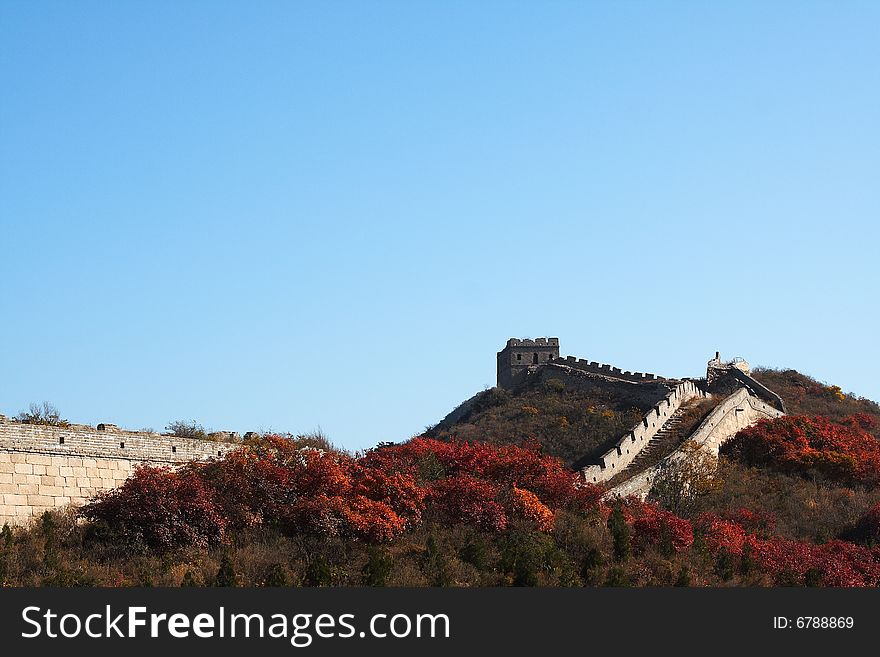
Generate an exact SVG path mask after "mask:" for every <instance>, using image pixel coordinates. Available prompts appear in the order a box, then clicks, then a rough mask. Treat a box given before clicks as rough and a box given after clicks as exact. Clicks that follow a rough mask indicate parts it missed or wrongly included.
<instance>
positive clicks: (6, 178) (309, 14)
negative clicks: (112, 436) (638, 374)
mask: <svg viewBox="0 0 880 657" xmlns="http://www.w3.org/2000/svg"><path fill="white" fill-rule="evenodd" d="M878 25H880V4H878V3H876V2H843V3H831V2H771V3H767V2H735V3H734V2H731V3H725V4H722V3H704V2H656V3H647V2H626V3H610V2H609V3H586V2H583V3H580V2H578V3H574V2H572V3H569V2H540V3H523V2H505V3H494V2H485V1H483V2H371V3H356V2H313V3H306V2H299V3H292V2H277V3H276V2H257V3H245V2H226V3H222V2H194V1H188V2H151V3H133V2H129V3H112V2H77V3H61V2H13V1H10V0H6V1H4V2H3V3H2V4H0V89H2V91H0V229H2V231H0V240H2V253H3V257H2V259H0V303H2V306H0V308H2V310H0V344H2V352H0V413H5V414H7V415H12V414H14V413H16V412H17V411H19V410H21V409H22V408H24V407H26V406H27V404H28V403H29V402H30V401H35V400H43V399H47V400H51V401H52V402H54V403H55V404H56V405H57V406H58V407H59V408H60V410H61V411H62V412H63V414H65V415H66V416H67V417H69V418H70V419H71V420H74V421H80V422H98V421H109V422H115V423H117V424H119V425H121V426H126V427H129V428H141V427H154V428H157V429H162V428H163V427H164V426H165V424H166V423H167V422H169V421H170V420H174V419H180V418H186V419H189V418H192V419H195V420H197V421H199V422H202V423H204V424H205V425H206V426H209V427H212V428H214V429H233V430H240V431H245V430H249V429H275V430H285V431H292V432H302V431H308V430H311V429H314V428H315V427H318V426H320V427H321V428H322V429H323V430H324V431H325V432H326V433H327V434H329V436H330V437H331V439H333V440H334V441H336V442H337V443H338V444H342V445H344V446H346V447H349V448H353V449H357V448H364V447H368V446H370V445H373V444H375V443H376V442H378V441H380V440H399V439H402V438H406V437H408V436H411V435H413V434H415V433H418V432H420V431H421V430H422V429H423V428H424V426H425V425H428V424H431V423H434V422H436V421H437V420H439V419H440V418H442V417H443V415H445V414H446V413H447V412H448V411H449V410H451V408H453V407H454V406H455V405H456V404H458V403H459V402H460V401H462V400H463V399H465V398H467V397H469V396H470V395H471V394H473V393H474V392H476V391H478V390H480V389H482V388H483V387H484V386H487V385H492V384H494V380H495V352H496V351H498V350H499V349H500V348H501V347H502V346H503V344H504V342H505V340H506V339H507V338H508V337H513V336H516V337H525V336H531V337H535V336H541V335H553V336H558V337H559V338H560V340H561V344H562V352H563V353H564V354H573V355H577V356H580V357H585V358H589V359H591V360H598V361H601V362H609V363H613V364H614V365H617V366H620V367H623V368H625V369H639V370H645V371H653V372H657V373H660V374H665V375H668V376H687V375H699V374H701V373H702V372H704V367H705V362H706V360H707V359H708V358H709V357H710V356H711V355H712V354H713V353H714V351H715V350H716V349H720V350H721V352H722V355H724V356H731V357H732V356H743V357H745V358H746V359H747V360H749V361H750V362H752V363H753V364H765V365H772V366H785V367H788V366H790V367H795V368H797V369H800V370H802V371H804V372H806V373H809V374H811V375H813V376H815V377H817V378H819V379H820V380H825V381H828V382H832V383H837V384H839V385H841V386H842V387H843V388H844V389H846V390H850V391H853V392H854V393H856V394H859V395H862V396H866V397H871V398H873V399H878V398H880V387H878V383H877V377H876V375H875V371H876V370H877V368H878V366H880V362H878V361H880V359H878V348H877V341H876V340H877V339H876V334H877V326H878V308H877V297H878V295H877V284H878V280H880V265H878V257H877V248H878V243H880V227H878V219H880V185H878V182H880V181H878V177H880V175H878V174H880V120H878V119H880V38H878V28H877V26H878Z"/></svg>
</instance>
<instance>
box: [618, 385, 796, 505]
mask: <svg viewBox="0 0 880 657" xmlns="http://www.w3.org/2000/svg"><path fill="white" fill-rule="evenodd" d="M782 415H784V413H782V412H781V411H780V410H779V409H777V408H775V407H774V406H772V405H771V404H768V403H767V402H765V401H764V400H762V399H760V398H759V397H756V396H755V395H753V394H752V393H751V392H750V391H749V390H748V389H746V388H740V389H739V390H737V391H736V392H734V393H732V394H730V395H728V397H727V398H726V399H725V400H724V401H723V402H721V403H720V404H719V405H718V406H716V407H715V408H714V409H712V412H711V413H709V415H708V416H707V417H706V418H705V419H704V420H703V421H702V422H701V423H700V426H699V427H697V429H696V430H695V431H694V432H693V433H692V434H691V435H690V436H689V437H688V438H687V440H685V441H684V443H682V445H681V446H680V447H679V448H678V449H677V450H675V451H674V452H673V453H672V454H669V455H668V456H666V457H665V458H663V459H661V460H660V462H659V463H657V464H656V465H654V466H652V467H650V468H648V469H647V470H645V471H644V472H641V473H639V474H637V475H635V476H634V477H632V478H630V479H627V480H626V481H624V482H622V483H621V484H619V485H617V486H615V487H614V488H612V489H611V490H610V491H608V492H607V493H606V494H605V497H627V496H629V495H636V496H638V497H640V498H642V499H644V498H645V497H647V496H648V494H649V493H650V492H651V487H652V486H653V484H654V479H655V478H656V477H657V474H658V473H659V472H660V471H661V470H662V469H663V468H664V467H668V465H669V464H671V463H673V462H675V461H680V460H682V459H685V458H688V453H687V452H685V449H684V448H685V445H687V444H688V443H691V444H696V445H697V446H698V447H699V448H700V449H702V450H704V451H705V452H706V453H708V454H711V455H712V456H715V457H717V456H718V450H719V449H720V448H721V445H723V444H724V443H725V442H726V441H727V440H729V439H730V438H732V437H733V436H734V435H736V433H737V432H739V430H740V429H743V428H745V427H747V426H750V425H752V424H754V423H755V422H757V421H758V420H760V419H762V418H775V417H780V416H782Z"/></svg>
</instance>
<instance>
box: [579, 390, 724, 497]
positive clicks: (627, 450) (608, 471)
mask: <svg viewBox="0 0 880 657" xmlns="http://www.w3.org/2000/svg"><path fill="white" fill-rule="evenodd" d="M706 394H707V393H705V392H703V391H702V390H701V389H700V388H698V387H697V386H696V384H694V382H693V381H682V382H681V383H679V384H678V385H676V386H675V387H674V388H673V389H672V390H671V391H670V392H669V394H668V395H667V396H666V397H665V398H664V399H663V400H661V401H659V402H658V403H657V404H655V405H654V406H653V407H652V408H651V409H650V410H649V411H648V412H647V413H645V414H644V415H643V416H642V419H641V420H640V421H639V423H638V424H637V425H635V426H634V427H633V428H632V429H630V430H629V431H628V432H626V433H625V434H624V435H623V436H622V437H621V438H620V439H619V440H618V441H617V443H616V444H615V445H614V447H612V448H611V449H609V450H608V451H607V452H605V453H604V454H602V456H600V457H599V463H598V464H596V465H590V466H587V467H585V468H582V469H581V474H582V476H583V478H584V481H587V482H590V483H600V482H603V481H607V480H609V479H611V478H612V477H613V476H614V475H616V474H617V473H618V472H621V471H622V470H624V469H625V468H626V467H627V466H628V465H629V464H630V463H632V462H633V461H635V459H636V457H637V456H638V455H639V453H640V452H641V451H642V450H643V449H644V448H645V447H646V446H647V445H648V443H649V442H650V441H651V439H652V438H653V437H654V436H655V435H656V434H657V433H658V432H659V431H660V429H662V428H663V425H664V424H665V423H666V421H667V420H668V419H669V418H670V417H672V416H673V415H674V414H675V412H676V411H677V410H678V409H679V408H680V407H681V405H682V404H683V403H684V402H686V401H688V400H690V399H693V398H694V397H705V396H706Z"/></svg>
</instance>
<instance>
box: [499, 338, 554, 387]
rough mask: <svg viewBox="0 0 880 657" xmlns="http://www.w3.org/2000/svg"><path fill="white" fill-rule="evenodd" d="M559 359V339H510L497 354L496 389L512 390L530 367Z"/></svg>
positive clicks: (520, 381)
mask: <svg viewBox="0 0 880 657" xmlns="http://www.w3.org/2000/svg"><path fill="white" fill-rule="evenodd" d="M554 358H559V338H535V339H534V340H517V339H516V338H510V340H508V341H507V345H506V346H505V347H504V349H502V350H501V351H499V352H498V387H499V388H507V389H510V388H514V387H516V386H517V385H519V384H520V383H522V381H523V380H524V379H525V377H526V373H527V372H528V370H529V368H530V367H535V366H536V365H544V364H545V363H549V362H550V361H552V360H553V359H554Z"/></svg>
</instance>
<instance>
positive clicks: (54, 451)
mask: <svg viewBox="0 0 880 657" xmlns="http://www.w3.org/2000/svg"><path fill="white" fill-rule="evenodd" d="M99 426H105V425H99ZM234 447H235V445H234V444H232V443H221V442H213V441H204V440H188V439H184V438H176V437H170V436H160V435H158V434H153V433H145V432H140V431H123V430H119V429H116V428H114V427H112V426H106V428H104V429H102V430H99V429H96V428H94V427H89V426H85V425H71V426H70V427H63V428H62V427H48V426H41V425H33V424H22V423H21V422H16V421H14V420H9V419H7V418H5V417H3V416H0V526H2V525H3V523H7V522H8V523H9V524H24V523H26V522H27V521H28V520H29V519H30V518H32V517H33V516H35V515H39V514H41V513H42V512H43V511H46V510H49V509H57V508H61V507H65V506H67V505H69V504H74V505H81V504H84V503H85V502H87V501H88V500H89V499H91V498H92V497H93V496H94V495H95V494H96V493H98V492H99V491H103V490H109V489H111V488H115V487H116V486H119V485H120V484H121V483H122V482H124V481H125V480H126V479H127V478H128V477H129V476H130V475H131V473H132V472H133V471H134V469H135V468H136V467H137V466H138V465H140V464H142V463H147V464H151V465H175V464H179V463H184V462H187V461H191V460H203V459H207V458H211V457H214V456H222V455H223V454H224V453H225V452H227V451H229V450H230V449H233V448H234Z"/></svg>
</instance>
